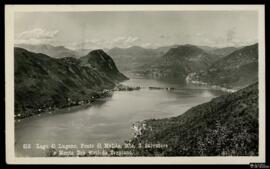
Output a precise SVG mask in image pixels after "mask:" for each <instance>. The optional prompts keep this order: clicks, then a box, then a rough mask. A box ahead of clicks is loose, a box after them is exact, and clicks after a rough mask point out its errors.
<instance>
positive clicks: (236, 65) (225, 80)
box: [191, 43, 258, 89]
mask: <svg viewBox="0 0 270 169" xmlns="http://www.w3.org/2000/svg"><path fill="white" fill-rule="evenodd" d="M191 79H192V81H197V82H202V83H207V84H210V85H219V86H224V87H232V88H237V89H239V88H242V87H245V86H247V85H249V84H252V83H254V82H256V81H258V44H257V43H256V44H254V45H250V46H246V47H243V48H241V49H238V50H236V51H234V52H232V53H231V54H229V55H227V56H225V57H223V58H222V59H219V60H217V61H216V62H214V63H213V64H212V65H211V66H209V68H208V69H207V70H205V71H202V72H197V73H194V74H192V77H191Z"/></svg>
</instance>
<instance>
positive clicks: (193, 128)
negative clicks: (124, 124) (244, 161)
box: [132, 83, 258, 156]
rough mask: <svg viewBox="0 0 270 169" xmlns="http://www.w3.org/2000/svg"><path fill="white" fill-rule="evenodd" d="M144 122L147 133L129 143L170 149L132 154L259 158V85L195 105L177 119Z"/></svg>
mask: <svg viewBox="0 0 270 169" xmlns="http://www.w3.org/2000/svg"><path fill="white" fill-rule="evenodd" d="M145 123H146V126H147V130H144V131H143V134H142V135H141V136H139V137H138V138H134V139H133V141H132V142H133V143H134V144H135V145H136V144H138V143H139V142H141V143H142V144H145V143H147V142H150V143H163V144H168V146H169V147H168V148H165V149H163V150H162V149H137V150H136V151H135V155H145V156H153V155H156V156H162V155H167V156H168V155H169V156H204V155H207V156H219V155H226V156H230V155H232V156H249V155H258V84H257V83H255V84H253V85H251V86H249V87H247V88H244V89H241V90H240V91H238V92H236V93H232V94H228V95H224V96H220V97H218V98H215V99H213V100H212V101H210V102H208V103H205V104H201V105H198V106H195V107H193V108H191V109H190V110H188V111H187V112H186V113H184V114H183V115H180V116H178V117H174V118H169V119H159V120H147V121H145Z"/></svg>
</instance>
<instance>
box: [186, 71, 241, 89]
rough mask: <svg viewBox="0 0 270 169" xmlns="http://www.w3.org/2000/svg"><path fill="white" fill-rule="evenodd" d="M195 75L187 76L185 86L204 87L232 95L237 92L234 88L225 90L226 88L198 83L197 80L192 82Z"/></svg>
mask: <svg viewBox="0 0 270 169" xmlns="http://www.w3.org/2000/svg"><path fill="white" fill-rule="evenodd" d="M195 75H196V73H190V74H189V75H187V77H186V83H187V84H194V85H200V86H206V87H209V88H211V89H214V90H220V91H223V92H227V93H234V92H236V91H237V89H234V88H227V87H222V86H219V85H214V84H208V83H206V82H203V81H199V80H193V77H194V76H195Z"/></svg>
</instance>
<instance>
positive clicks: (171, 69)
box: [139, 45, 218, 82]
mask: <svg viewBox="0 0 270 169" xmlns="http://www.w3.org/2000/svg"><path fill="white" fill-rule="evenodd" d="M217 59H218V57H217V56H216V55H212V54H209V53H207V52H205V51H204V50H202V49H201V48H199V47H197V46H194V45H180V46H177V47H174V48H171V49H169V51H168V52H166V53H165V54H164V55H163V56H161V57H159V58H157V59H156V60H155V61H153V62H151V63H150V64H145V65H144V66H142V67H141V68H142V69H141V71H139V72H140V73H143V74H144V75H146V76H148V77H153V78H157V79H162V80H177V81H180V82H184V81H185V78H186V76H187V75H188V74H189V73H190V72H196V71H201V70H206V69H207V68H208V66H210V65H211V64H212V63H213V62H214V61H215V60H217Z"/></svg>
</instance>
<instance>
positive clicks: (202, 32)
mask: <svg viewBox="0 0 270 169" xmlns="http://www.w3.org/2000/svg"><path fill="white" fill-rule="evenodd" d="M257 22H258V15H257V12H254V11H241V12H240V11H218V12H217V11H212V12H210V11H209V12H208V11H180V12H178V11H177V12H172V11H171V12H169V11H168V12H167V11H160V12H49V13H46V12H35V13H33V12H27V13H26V12H25V13H16V14H15V43H29V44H37V43H47V44H52V45H64V46H66V47H69V48H89V49H94V48H112V47H129V46H133V45H139V46H143V47H151V48H153V47H158V46H165V45H172V44H187V43H189V44H195V45H208V46H220V47H221V46H232V45H234V46H235V45H237V46H239V45H246V44H251V43H255V42H257V36H258V35H257V33H258V23H257Z"/></svg>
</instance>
